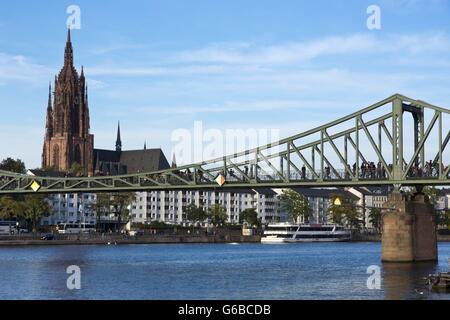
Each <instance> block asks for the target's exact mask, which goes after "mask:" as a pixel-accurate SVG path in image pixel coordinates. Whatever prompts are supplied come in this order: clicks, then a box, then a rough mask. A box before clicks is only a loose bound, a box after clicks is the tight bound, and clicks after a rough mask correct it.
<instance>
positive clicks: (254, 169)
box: [0, 94, 450, 195]
mask: <svg viewBox="0 0 450 320" xmlns="http://www.w3.org/2000/svg"><path fill="white" fill-rule="evenodd" d="M386 106H388V108H389V109H388V110H387V112H382V113H381V115H379V114H377V115H376V116H374V115H372V114H371V113H373V112H374V111H378V110H381V109H383V108H386ZM425 110H428V111H429V112H431V113H432V114H433V117H432V119H431V121H430V122H429V123H428V124H427V125H426V126H425V117H424V112H425ZM405 112H408V113H411V114H412V115H413V121H414V126H413V128H412V130H413V131H414V132H408V134H407V136H413V137H414V147H413V148H414V150H413V155H412V157H411V158H410V159H405V157H404V156H405V152H404V151H405V150H404V136H405V134H406V133H405V132H404V130H405V127H404V117H405ZM449 114H450V110H448V109H445V108H441V107H437V106H434V105H432V104H429V103H426V102H424V101H421V100H414V99H411V98H408V97H405V96H403V95H400V94H395V95H393V96H391V97H389V98H387V99H384V100H382V101H380V102H378V103H375V104H373V105H371V106H369V107H366V108H364V109H362V110H360V111H357V112H355V113H352V114H350V115H348V116H346V117H343V118H340V119H338V120H335V121H332V122H330V123H328V124H326V125H323V126H320V127H317V128H314V129H311V130H307V131H305V132H302V133H300V134H297V135H295V136H292V137H289V138H286V139H282V140H280V141H277V142H275V143H270V144H267V145H264V146H260V147H258V148H254V149H250V150H245V151H242V152H238V153H235V154H233V155H229V156H226V157H220V158H217V159H213V160H210V161H204V162H201V163H195V164H191V165H185V166H181V167H177V168H171V169H167V170H161V171H155V172H149V173H136V174H128V175H120V176H95V177H63V178H58V177H38V176H32V175H24V174H15V173H11V172H5V171H0V195H2V194H3V195H5V194H16V193H35V192H37V193H76V192H93V193H95V192H114V191H145V190H180V189H208V188H214V189H228V188H258V187H271V188H287V187H294V186H305V187H337V186H369V185H450V177H449V176H450V165H448V164H447V166H445V165H444V164H443V156H444V154H446V155H450V150H448V149H449V148H447V145H448V142H449V140H450V131H449V132H443V116H444V115H449ZM386 122H391V124H392V128H391V130H389V129H388V126H387V125H386ZM436 123H437V130H438V152H437V155H436V157H435V158H434V163H433V165H435V167H437V166H438V169H437V170H436V169H435V170H434V171H433V169H431V171H430V170H429V168H428V169H425V167H426V162H425V158H424V155H425V147H426V146H427V143H428V142H429V139H430V138H429V137H430V132H431V131H432V130H433V128H435V126H436ZM348 124H350V125H348ZM343 125H347V127H346V128H341V127H340V126H343ZM425 128H426V129H425ZM371 129H372V131H373V130H374V129H375V130H378V135H377V137H375V138H374V136H373V134H372V132H371ZM332 131H333V132H332ZM383 134H384V136H385V139H384V140H383ZM444 135H445V138H444V139H443V137H444ZM364 138H365V139H367V141H368V143H366V145H365V146H364V147H363V148H362V146H361V145H360V143H361V140H362V139H364ZM338 143H340V146H339V145H338ZM386 144H387V145H388V147H389V149H387V148H386V146H385V145H386ZM327 147H328V150H327ZM364 149H366V151H367V149H368V150H369V151H370V152H371V153H372V154H375V155H376V160H378V162H377V165H376V167H375V168H374V166H373V165H372V167H371V168H370V170H369V169H365V167H364V166H361V164H366V165H367V163H368V159H367V156H364ZM349 152H350V153H352V155H350V154H349ZM330 157H333V159H332V158H330ZM447 157H448V156H447ZM372 160H373V159H372ZM376 160H375V161H376ZM352 163H353V165H352ZM368 170H369V171H368ZM220 176H221V177H220ZM218 177H220V178H222V181H219V180H218V181H219V182H217V181H216V179H217V178H218ZM222 182H223V184H222ZM33 183H34V185H33Z"/></svg>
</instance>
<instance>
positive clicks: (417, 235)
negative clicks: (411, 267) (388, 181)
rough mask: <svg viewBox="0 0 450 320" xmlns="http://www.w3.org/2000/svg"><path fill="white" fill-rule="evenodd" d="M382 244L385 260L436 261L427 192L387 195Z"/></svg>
mask: <svg viewBox="0 0 450 320" xmlns="http://www.w3.org/2000/svg"><path fill="white" fill-rule="evenodd" d="M381 245H382V253H381V260H382V261H384V262H418V261H435V260H437V257H438V256H437V235H436V216H435V213H434V208H433V206H432V204H431V203H430V200H429V198H428V196H427V195H425V194H423V193H420V192H419V193H416V194H415V195H414V196H412V197H408V196H406V195H405V194H402V193H400V192H393V193H391V194H390V195H389V197H388V201H387V202H386V203H385V204H384V209H383V234H382V238H381Z"/></svg>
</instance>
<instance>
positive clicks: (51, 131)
mask: <svg viewBox="0 0 450 320" xmlns="http://www.w3.org/2000/svg"><path fill="white" fill-rule="evenodd" d="M53 89H54V92H53V95H54V96H53V101H52V96H51V86H50V88H49V97H48V106H47V118H46V127H45V139H44V147H43V153H42V167H43V168H52V169H53V170H56V171H61V172H68V171H69V170H70V168H71V166H72V164H73V163H74V162H76V163H78V164H79V165H81V166H82V167H83V169H84V171H85V174H88V175H92V174H93V165H94V161H93V149H94V135H92V134H90V125H89V121H90V120H89V106H88V94H87V86H86V79H85V76H84V71H83V67H82V68H81V74H80V75H78V72H77V70H76V69H75V67H74V65H73V48H72V42H71V39H70V29H69V30H68V32H67V42H66V48H65V52H64V66H63V68H62V69H61V71H60V72H59V74H58V76H56V77H55V85H54V88H53Z"/></svg>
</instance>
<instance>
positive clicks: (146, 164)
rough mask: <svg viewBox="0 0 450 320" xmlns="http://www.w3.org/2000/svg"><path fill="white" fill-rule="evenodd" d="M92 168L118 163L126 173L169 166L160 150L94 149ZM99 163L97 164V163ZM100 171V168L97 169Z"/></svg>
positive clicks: (155, 169)
mask: <svg viewBox="0 0 450 320" xmlns="http://www.w3.org/2000/svg"><path fill="white" fill-rule="evenodd" d="M94 161H95V163H94V167H96V168H97V167H98V166H100V164H101V163H120V165H122V166H124V167H126V171H127V173H137V172H150V171H157V170H163V169H169V168H170V165H169V162H168V161H167V159H166V156H165V155H164V153H163V151H162V150H161V149H144V150H128V151H114V150H103V149H94ZM97 162H99V163H97ZM98 169H101V166H100V167H99V168H98Z"/></svg>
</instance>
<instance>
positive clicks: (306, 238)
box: [261, 223, 352, 243]
mask: <svg viewBox="0 0 450 320" xmlns="http://www.w3.org/2000/svg"><path fill="white" fill-rule="evenodd" d="M351 238H352V234H351V231H350V230H347V229H345V228H344V227H343V226H341V225H338V224H332V223H327V224H313V223H310V224H292V223H272V224H269V225H267V226H266V228H265V230H264V234H263V236H262V237H261V242H262V243H295V242H335V241H349V240H351Z"/></svg>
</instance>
